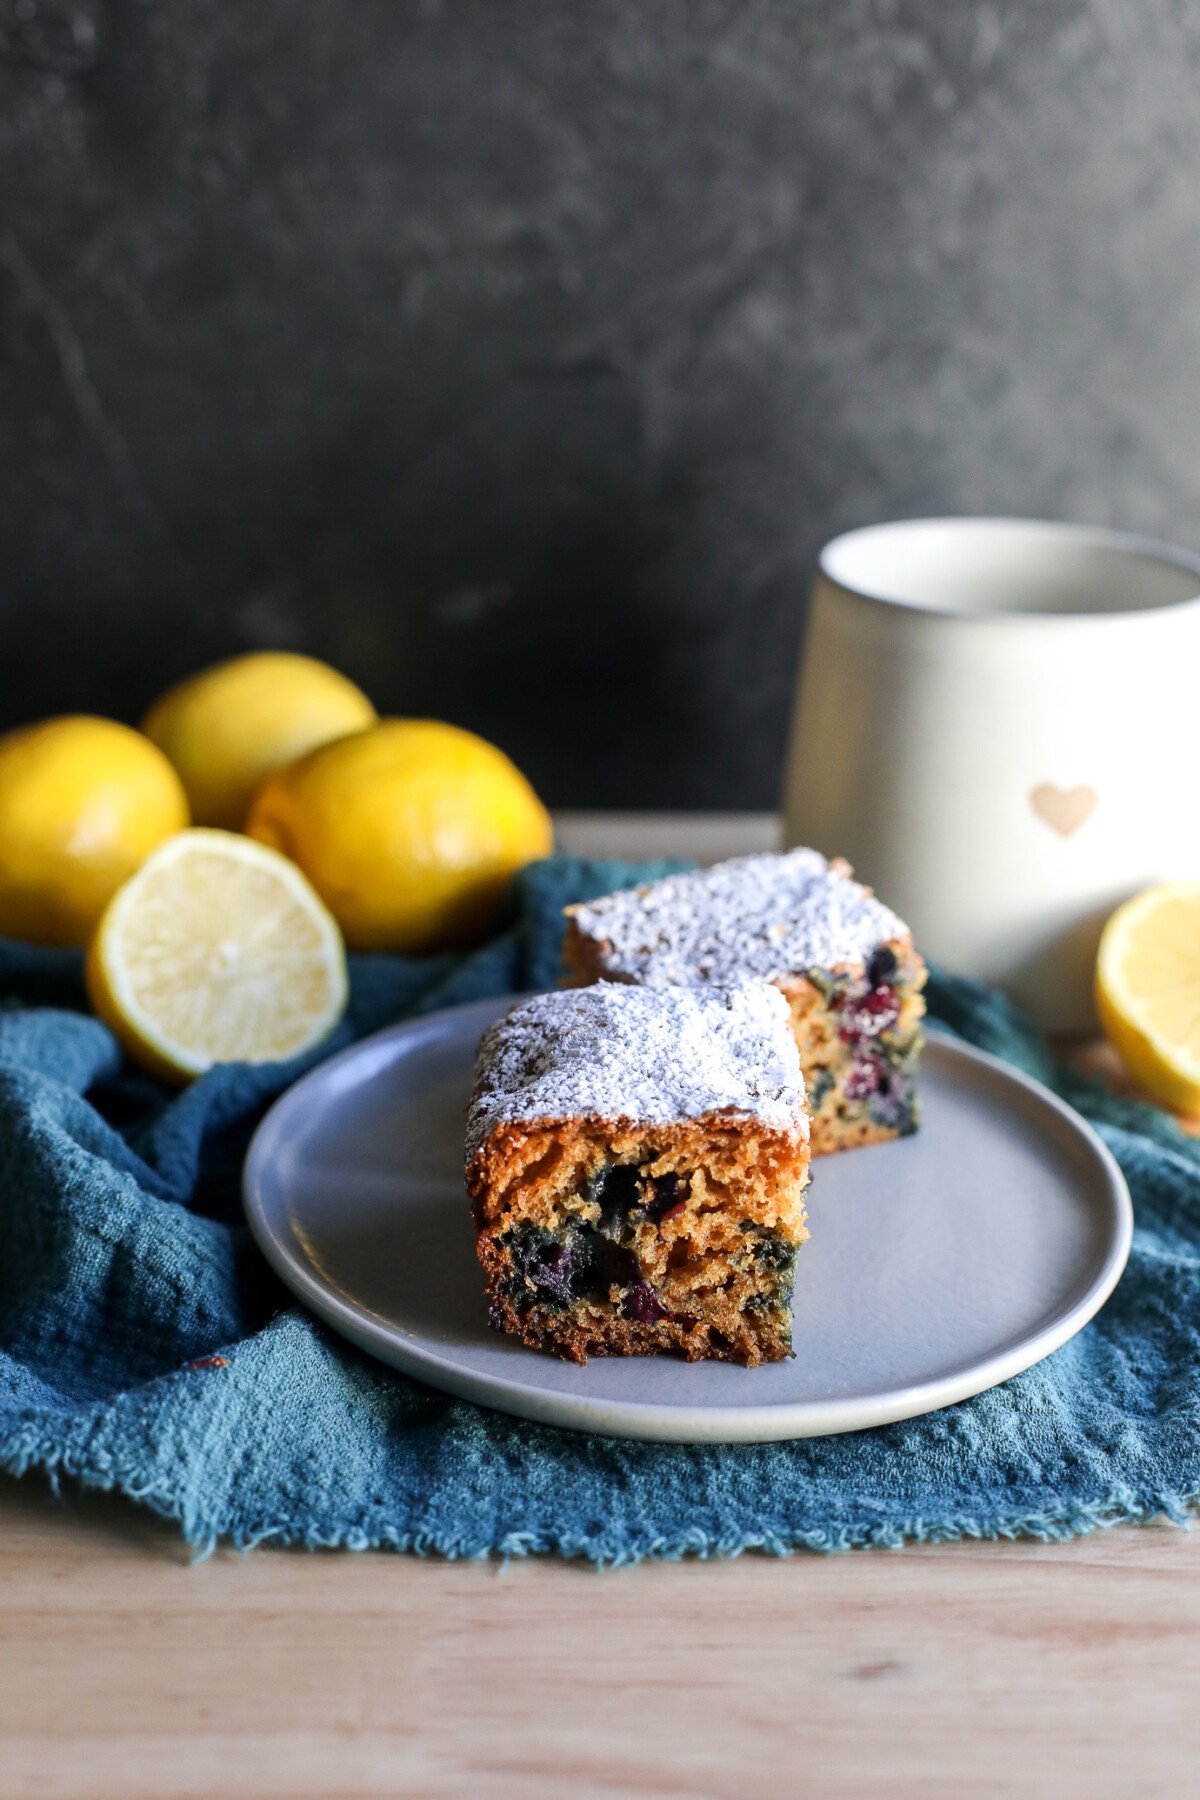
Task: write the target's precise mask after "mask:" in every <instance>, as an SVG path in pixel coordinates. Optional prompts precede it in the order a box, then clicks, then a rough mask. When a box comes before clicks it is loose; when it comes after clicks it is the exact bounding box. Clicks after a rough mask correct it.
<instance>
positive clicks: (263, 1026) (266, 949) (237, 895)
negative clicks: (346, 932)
mask: <svg viewBox="0 0 1200 1800" xmlns="http://www.w3.org/2000/svg"><path fill="white" fill-rule="evenodd" d="M87 979H88V991H89V994H90V996H91V1000H92V1004H93V1006H94V1007H95V1009H96V1012H97V1013H98V1014H99V1016H100V1017H101V1018H102V1019H103V1020H104V1022H105V1023H106V1024H107V1025H108V1026H109V1027H110V1028H111V1029H112V1030H113V1032H114V1033H115V1034H116V1036H117V1037H118V1038H119V1039H120V1040H121V1042H122V1043H123V1044H124V1046H125V1047H126V1049H127V1050H128V1051H129V1053H130V1054H131V1055H132V1056H133V1057H135V1058H136V1059H137V1060H138V1061H139V1062H141V1063H142V1064H143V1065H144V1066H145V1067H147V1068H149V1069H151V1070H152V1071H153V1072H154V1073H155V1074H158V1075H162V1076H164V1077H166V1078H167V1079H168V1080H174V1081H186V1080H190V1079H191V1078H192V1077H194V1076H196V1075H201V1074H203V1073H204V1071H205V1070H206V1069H210V1068H211V1067H212V1066H213V1065H214V1064H215V1063H222V1062H252V1063H261V1062H277V1061H281V1060H283V1059H284V1058H287V1057H292V1056H297V1055H299V1054H300V1053H301V1052H302V1051H304V1050H307V1049H309V1048H310V1047H311V1046H312V1045H314V1044H317V1043H319V1042H320V1041H321V1039H322V1038H324V1037H326V1036H327V1035H328V1033H329V1032H330V1031H331V1030H332V1029H333V1027H334V1026H335V1025H336V1023H337V1021H338V1019H339V1018H340V1017H341V1015H342V1012H343V1011H344V1010H345V1005H346V999H347V993H348V988H347V980H346V959H345V952H344V949H343V945H342V938H341V933H340V932H339V930H338V927H337V924H336V923H335V921H334V919H333V918H332V916H331V914H330V913H329V912H328V910H327V909H326V907H325V906H324V905H323V904H322V902H321V901H320V900H319V899H318V897H317V895H316V894H315V893H314V892H313V890H312V888H311V886H310V885H309V883H308V882H307V880H306V879H305V877H304V876H303V874H302V873H301V872H300V870H299V869H297V868H296V867H295V865H294V864H293V863H290V862H289V861H288V860H287V858H286V857H283V856H279V855H277V854H276V853H275V852H274V851H272V850H268V849H266V848H264V846H262V845H261V844H256V843H252V842H251V841H250V840H249V839H248V838H243V837H238V836H235V835H234V834H233V833H231V832H225V831H208V830H193V831H184V832H180V833H179V835H178V836H176V837H173V838H171V839H170V840H169V841H168V842H167V843H166V844H164V845H163V846H162V847H161V848H160V849H159V850H157V851H156V852H155V853H154V854H153V855H152V856H151V857H149V858H148V859H147V861H146V862H145V863H143V865H142V867H141V868H140V869H139V870H138V872H137V874H136V875H134V876H133V877H132V878H131V879H130V880H129V881H127V882H126V883H125V885H124V887H122V888H121V889H120V891H119V892H118V893H117V895H116V896H115V898H114V899H113V900H112V902H111V904H110V905H109V907H108V910H107V911H106V912H105V914H104V917H103V918H102V919H101V921H100V925H99V927H98V929H97V932H96V936H95V938H94V939H93V941H92V945H91V949H90V950H89V953H88V964H87Z"/></svg>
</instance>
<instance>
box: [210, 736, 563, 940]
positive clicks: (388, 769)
mask: <svg viewBox="0 0 1200 1800" xmlns="http://www.w3.org/2000/svg"><path fill="white" fill-rule="evenodd" d="M246 830H247V831H248V832H249V834H250V836H251V837H254V838H258V840H259V841H260V842H261V843H264V844H270V845H271V846H272V848H273V849H276V850H282V851H283V853H284V855H285V856H290V857H291V858H292V860H293V861H294V862H297V863H299V865H300V867H301V868H302V869H303V871H304V873H305V874H306V875H307V876H308V879H309V880H310V881H311V882H312V884H313V886H314V887H315V888H316V890H317V892H318V894H319V895H320V896H321V898H322V900H324V902H325V904H326V906H327V907H328V908H329V910H330V912H331V913H332V914H333V916H334V918H335V919H336V920H337V922H338V924H339V925H340V926H341V928H342V931H343V933H344V934H345V938H346V942H347V944H348V945H349V946H350V948H351V949H352V950H405V951H423V950H434V949H438V948H441V947H444V946H449V945H454V944H463V943H469V942H470V941H471V940H472V939H473V938H477V937H480V936H482V935H483V933H484V932H485V931H486V930H487V928H488V926H489V925H490V924H491V922H492V920H493V918H494V916H495V912H496V907H497V903H498V901H499V899H500V896H501V895H502V893H503V891H504V888H505V886H506V885H507V883H508V880H509V878H510V876H512V875H513V874H514V873H515V871H516V870H517V869H519V868H522V867H523V866H524V864H525V863H528V862H533V861H534V860H535V859H536V858H537V857H539V856H545V855H546V854H547V852H548V851H549V850H550V848H551V845H552V842H553V833H552V831H551V827H550V816H549V814H548V813H547V811H546V809H545V807H544V806H543V805H542V803H541V801H540V800H539V799H538V797H537V795H536V794H535V793H534V791H533V789H532V788H531V787H530V785H529V783H528V782H527V781H526V779H525V777H524V776H523V775H522V774H521V772H520V770H519V769H517V768H516V767H515V766H514V765H513V764H512V763H511V762H510V761H509V759H508V757H507V756H505V755H504V753H503V751H501V750H498V749H497V748H496V746H495V745H494V744H489V743H487V742H486V741H485V740H484V739H483V738H480V737H476V736H475V734H474V733H473V732H470V731H462V730H460V729H459V728H458V727H457V726H455V725H443V724H439V723H437V722H436V721H435V720H431V719H384V720H382V721H381V722H380V723H379V724H378V725H374V726H372V727H371V728H370V729H369V730H367V731H360V732H357V733H356V734H355V735H354V736H353V737H345V738H341V739H339V741H338V742H337V743H335V744H326V745H325V746H324V747H323V748H322V749H320V750H314V751H312V752H311V753H310V754H309V755H308V756H302V757H301V758H300V759H299V761H297V762H294V763H290V764H289V765H288V766H287V767H286V768H284V769H279V770H277V772H276V773H275V774H274V775H272V776H270V777H269V778H268V780H267V781H266V782H265V784H264V785H263V787H262V788H261V789H260V790H259V792H258V794H257V795H256V796H255V799H254V803H253V805H252V806H251V808H250V814H249V817H248V819H247V821H246Z"/></svg>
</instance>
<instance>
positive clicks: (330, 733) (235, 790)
mask: <svg viewBox="0 0 1200 1800" xmlns="http://www.w3.org/2000/svg"><path fill="white" fill-rule="evenodd" d="M375 718H376V713H375V708H374V707H373V706H372V705H371V702H370V701H369V700H368V699H367V697H366V695H365V694H364V693H362V692H361V691H360V690H359V689H358V688H356V687H355V685H354V683H353V682H352V681H347V679H346V677H345V676H344V675H339V674H338V672H337V670H336V669H331V668H330V667H329V665H328V664H327V663H323V662H317V660H316V659H315V658H314V657H311V656H296V655H293V654H292V652H290V651H287V650H258V651H254V652H253V653H252V654H251V655H249V656H235V657H233V658H232V659H231V660H230V661H229V662H222V663H216V664H215V665H214V666H213V667H212V668H211V669H201V671H200V673H199V674H198V675H190V676H189V677H188V679H187V680H186V681H181V682H180V683H179V685H178V686H177V687H173V688H170V689H168V691H167V692H166V693H165V694H164V695H163V696H162V698H161V699H159V700H156V701H155V702H154V705H153V706H152V707H151V708H150V711H149V712H148V713H147V714H146V716H145V718H144V719H143V720H142V730H143V731H144V732H145V734H146V736H147V737H148V738H149V739H150V740H151V742H152V743H155V744H157V745H158V747H159V749H160V750H161V751H162V752H163V753H164V755H166V756H167V757H169V758H170V760H171V762H172V763H173V764H174V765H175V767H176V769H177V770H178V771H179V778H180V780H181V781H182V782H183V785H184V788H185V790H186V792H187V797H188V803H189V805H190V806H191V809H192V818H193V819H194V820H195V822H196V824H197V825H219V826H223V827H224V828H225V830H226V831H240V830H241V829H242V826H243V825H244V824H245V822H246V811H247V808H248V807H249V805H250V802H251V800H252V799H253V798H254V795H255V792H256V791H257V789H258V788H260V787H261V786H262V784H263V782H264V781H265V780H266V778H267V776H268V775H269V774H270V773H271V771H272V769H278V768H279V767H280V766H281V764H283V763H288V762H292V761H293V760H294V758H296V757H297V756H303V755H304V754H305V752H306V751H308V750H315V749H316V747H317V745H318V744H327V743H329V742H330V740H331V739H333V738H339V737H345V735H346V733H347V732H348V731H361V730H362V729H363V727H364V726H365V725H373V724H374V722H375Z"/></svg>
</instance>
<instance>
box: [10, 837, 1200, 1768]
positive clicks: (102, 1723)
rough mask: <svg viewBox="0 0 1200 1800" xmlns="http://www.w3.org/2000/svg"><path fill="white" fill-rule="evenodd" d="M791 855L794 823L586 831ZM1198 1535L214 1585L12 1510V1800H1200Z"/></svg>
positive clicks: (134, 1514)
mask: <svg viewBox="0 0 1200 1800" xmlns="http://www.w3.org/2000/svg"><path fill="white" fill-rule="evenodd" d="M561 825H562V830H561V838H562V841H563V843H564V845H565V846H566V847H569V848H582V849H592V848H596V849H599V850H603V851H606V852H607V851H612V852H615V853H622V852H624V853H626V854H630V855H642V854H650V853H653V852H654V851H655V850H667V851H669V852H672V853H678V854H684V855H686V854H691V855H695V856H698V857H705V856H720V855H725V854H730V853H735V852H736V851H738V850H740V849H747V848H756V847H767V846H769V844H770V843H771V840H772V831H773V824H772V821H771V820H769V819H767V818H765V817H761V816H758V817H753V818H750V817H742V818H728V817H725V818H719V819H713V820H701V819H692V820H681V819H674V820H651V819H639V820H636V821H631V820H618V819H590V818H587V817H585V816H581V815H573V816H568V817H566V818H564V819H563V820H562V822H561ZM1198 1658H1200V1534H1192V1533H1188V1532H1184V1531H1181V1530H1178V1529H1176V1528H1174V1527H1170V1526H1165V1525H1164V1526H1150V1527H1145V1528H1141V1529H1136V1528H1129V1527H1124V1526H1116V1527H1113V1528H1111V1529H1109V1530H1104V1531H1096V1532H1093V1533H1092V1534H1091V1535H1090V1536H1089V1537H1086V1538H1082V1539H1080V1540H1078V1541H1076V1542H1073V1543H1066V1544H1038V1543H1024V1542H1022V1543H1002V1544H987V1543H979V1544H952V1545H922V1546H910V1547H908V1548H905V1549H903V1550H884V1551H863V1552H855V1553H853V1554H849V1555H841V1556H829V1557H821V1556H814V1555H809V1554H799V1555H796V1556H794V1557H791V1558H787V1559H782V1560H776V1559H773V1558H767V1557H760V1556H744V1557H741V1558H738V1559H736V1560H734V1561H729V1562H713V1563H701V1562H692V1563H660V1564H645V1565H642V1566H641V1567H639V1568H635V1569H627V1570H622V1571H618V1572H616V1573H606V1574H597V1573H596V1572H595V1571H593V1570H591V1569H590V1568H587V1567H583V1566H579V1565H573V1564H567V1563H562V1562H555V1561H549V1560H545V1561H542V1560H530V1561H528V1562H522V1561H514V1562H512V1563H510V1564H509V1565H508V1566H507V1567H506V1568H499V1567H498V1566H496V1565H495V1564H482V1563H444V1562H437V1561H421V1560H419V1559H417V1558H413V1557H399V1556H393V1555H387V1554H369V1555H352V1554H348V1553H335V1554H318V1555H309V1554H306V1553H303V1552H291V1551H278V1550H268V1549H264V1550H259V1551H255V1552H253V1553H251V1554H250V1555H247V1556H238V1555H236V1554H234V1553H233V1552H230V1551H219V1552H218V1553H217V1554H216V1555H215V1556H213V1557H212V1558H211V1559H209V1560H208V1561H207V1562H204V1563H201V1564H196V1565H192V1564H189V1561H188V1558H187V1554H186V1552H185V1551H184V1550H183V1548H182V1546H181V1545H180V1542H179V1540H178V1537H177V1535H176V1534H175V1532H174V1531H173V1530H172V1528H171V1527H170V1526H168V1525H166V1524H164V1523H163V1522H161V1521H159V1520H157V1519H154V1518H152V1517H150V1516H149V1515H147V1514H145V1513H143V1512H141V1511H140V1510H139V1509H137V1508H135V1507H133V1506H131V1505H128V1504H126V1503H124V1502H120V1501H118V1500H116V1499H113V1498H107V1497H102V1496H95V1495H80V1494H77V1493H74V1492H70V1493H64V1495H63V1496H62V1497H61V1498H58V1499H55V1498H54V1497H53V1496H51V1494H50V1493H49V1490H48V1488H47V1485H46V1483H45V1482H44V1481H42V1480H41V1479H40V1478H31V1479H28V1480H26V1481H24V1482H19V1483H18V1482H12V1481H8V1482H5V1481H0V1797H3V1800H35V1797H36V1800H109V1797H110V1796H111V1797H112V1800H177V1797H178V1800H182V1797H183V1796H188V1797H199V1800H210V1797H211V1800H218V1797H219V1800H268V1797H270V1800H277V1797H278V1800H293V1797H295V1800H301V1797H309V1796H322V1797H326V1796H328V1797H329V1800H352V1797H354V1796H368V1795H370V1796H377V1795H382V1796H393V1795H437V1796H441V1795H447V1796H456V1797H457V1796H472V1797H473V1796H481V1797H490V1796H508V1795H514V1796H515V1795H520V1796H522V1797H529V1800H542V1797H543V1796H544V1797H545V1800H550V1797H552V1796H553V1797H554V1800H560V1797H567V1796H570V1797H574V1796H577V1795H578V1796H592V1795H596V1796H618V1795H655V1796H658V1795H664V1796H667V1795H670V1796H692V1795H694V1796H730V1797H731V1800H732V1797H733V1796H737V1797H738V1800H742V1797H743V1796H775V1795H780V1796H808V1795H813V1796H822V1797H823V1796H826V1795H828V1796H836V1797H843V1796H846V1797H850V1796H853V1797H855V1800H857V1797H859V1796H862V1797H864V1800H866V1797H867V1796H875V1795H886V1796H906V1797H907V1796H912V1800H927V1797H933V1796H946V1797H947V1800H950V1797H953V1800H958V1797H960V1796H970V1795H1001V1794H1014V1795H1018V1794H1019V1795H1047V1796H1049V1795H1053V1796H1074V1795H1080V1796H1082V1795H1085V1794H1086V1795H1089V1796H1096V1795H1103V1796H1109V1795H1111V1796H1130V1795H1135V1794H1136V1795H1138V1796H1171V1797H1174V1796H1180V1797H1181V1800H1182V1797H1183V1796H1189V1795H1192V1794H1195V1793H1196V1792H1197V1791H1200V1770H1198V1759H1200V1707H1198V1706H1197V1704H1196V1698H1195V1696H1196V1689H1197V1676H1196V1662H1197V1659H1198Z"/></svg>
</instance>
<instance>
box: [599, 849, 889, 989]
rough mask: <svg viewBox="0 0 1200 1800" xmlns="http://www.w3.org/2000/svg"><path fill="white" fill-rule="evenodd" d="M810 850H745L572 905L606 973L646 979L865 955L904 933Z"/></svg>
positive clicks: (771, 974)
mask: <svg viewBox="0 0 1200 1800" xmlns="http://www.w3.org/2000/svg"><path fill="white" fill-rule="evenodd" d="M844 867H845V865H844V864H843V865H842V866H841V867H838V866H837V865H835V864H830V863H829V862H827V861H826V859H825V857H823V856H822V855H821V854H820V853H819V852H818V851H816V850H789V851H788V852H787V853H786V854H785V855H783V856H742V857H738V858H736V859H735V860H734V861H733V862H724V863H718V864H717V865H716V866H715V868H711V869H701V870H699V871H697V873H695V874H693V875H668V876H667V878H666V879H665V880H664V881H656V882H653V883H652V884H651V885H649V886H647V887H640V888H624V889H622V890H621V892H620V893H616V894H608V895H606V896H605V898H604V899H602V900H593V901H591V902H590V903H589V904H587V905H586V906H578V907H575V908H574V910H573V916H574V918H575V921H576V924H577V925H578V926H579V929H580V930H581V931H582V932H583V933H584V935H585V936H586V937H589V938H592V939H594V940H595V941H596V942H597V943H599V944H600V946H601V957H600V966H601V970H602V972H603V973H604V974H605V975H608V976H613V977H615V978H617V979H618V980H622V979H623V980H626V981H637V982H641V983H643V984H644V985H646V986H651V987H671V986H686V985H687V984H689V983H696V982H712V983H714V984H716V985H718V986H724V985H728V984H729V983H730V982H735V981H739V980H744V979H745V978H746V977H748V976H759V977H761V978H762V979H764V980H767V981H778V980H780V979H781V978H782V977H784V976H786V975H794V974H798V973H800V972H801V971H803V970H806V969H832V968H836V967H837V966H838V965H839V964H843V963H849V964H854V963H859V962H864V961H865V960H866V959H867V958H868V957H869V956H870V955H871V952H872V951H873V950H874V949H875V948H876V946H877V945H879V944H881V943H884V942H886V941H888V940H889V939H895V938H900V939H904V940H907V939H908V938H909V935H910V934H909V930H908V927H907V925H905V924H904V922H903V921H902V920H901V919H898V918H897V917H896V914H895V913H894V912H892V911H891V910H890V909H889V908H888V907H886V906H884V905H883V903H882V902H881V901H879V900H876V898H875V896H874V895H873V894H871V893H869V892H868V891H867V889H866V888H864V887H863V886H862V885H861V883H859V882H857V881H853V880H851V878H850V877H849V876H848V875H847V874H845V873H844V872H843V871H844Z"/></svg>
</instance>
